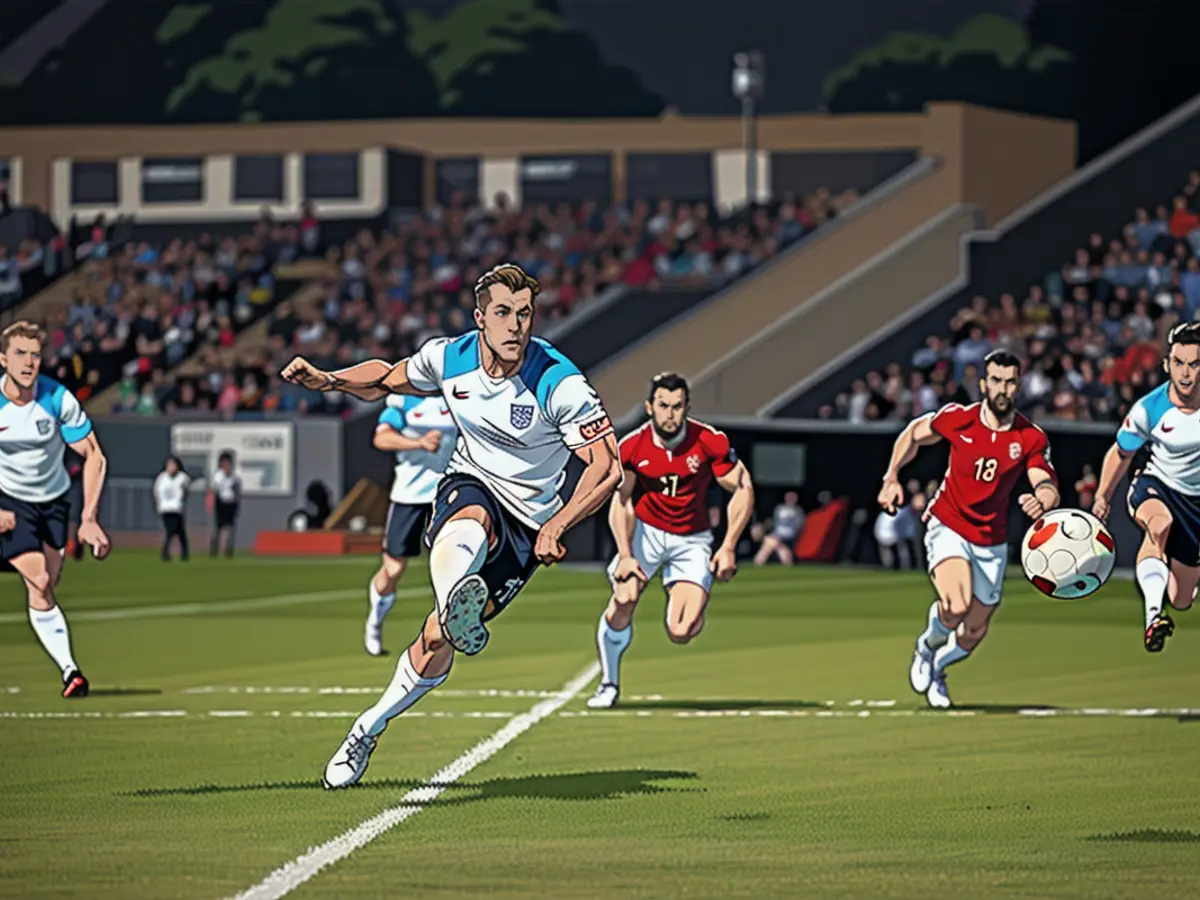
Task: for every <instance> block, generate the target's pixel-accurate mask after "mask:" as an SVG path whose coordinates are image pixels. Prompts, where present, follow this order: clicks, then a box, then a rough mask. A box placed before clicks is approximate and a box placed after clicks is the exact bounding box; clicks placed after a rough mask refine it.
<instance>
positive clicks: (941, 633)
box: [917, 600, 954, 650]
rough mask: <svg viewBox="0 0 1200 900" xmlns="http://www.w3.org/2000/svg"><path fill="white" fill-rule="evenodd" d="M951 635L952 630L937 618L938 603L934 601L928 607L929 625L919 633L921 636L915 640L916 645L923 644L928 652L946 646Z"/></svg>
mask: <svg viewBox="0 0 1200 900" xmlns="http://www.w3.org/2000/svg"><path fill="white" fill-rule="evenodd" d="M952 634H954V629H953V628H947V627H946V626H945V625H943V624H942V620H941V619H940V618H938V602H937V601H936V600H934V601H933V603H932V604H930V606H929V623H928V624H927V625H926V626H925V630H924V631H922V632H921V636H920V637H919V638H917V644H918V645H920V644H924V645H925V646H926V647H928V648H929V649H930V650H937V649H938V648H939V647H944V646H945V645H946V642H947V641H948V640H950V635H952Z"/></svg>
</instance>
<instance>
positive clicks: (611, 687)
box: [587, 683, 621, 709]
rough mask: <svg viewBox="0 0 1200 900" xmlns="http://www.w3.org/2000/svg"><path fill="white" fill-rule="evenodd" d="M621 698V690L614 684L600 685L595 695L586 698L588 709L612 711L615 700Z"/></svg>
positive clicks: (615, 703)
mask: <svg viewBox="0 0 1200 900" xmlns="http://www.w3.org/2000/svg"><path fill="white" fill-rule="evenodd" d="M620 696H621V689H620V688H619V687H617V686H616V685H615V684H603V683H602V684H601V685H600V686H599V687H598V688H596V693H594V694H593V695H592V696H590V697H588V701H587V705H588V709H612V708H613V707H614V706H616V705H617V698H618V697H620Z"/></svg>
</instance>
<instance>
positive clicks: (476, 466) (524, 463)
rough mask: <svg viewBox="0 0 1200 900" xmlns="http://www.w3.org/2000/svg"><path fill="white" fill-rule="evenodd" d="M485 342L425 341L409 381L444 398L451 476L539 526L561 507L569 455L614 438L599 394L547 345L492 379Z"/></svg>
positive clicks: (534, 343)
mask: <svg viewBox="0 0 1200 900" xmlns="http://www.w3.org/2000/svg"><path fill="white" fill-rule="evenodd" d="M479 354H480V338H479V333H478V332H471V333H470V334H465V335H463V336H462V337H459V338H454V339H451V338H434V339H433V340H430V341H427V342H426V343H425V344H424V345H423V346H422V347H421V349H420V350H418V351H417V352H416V353H415V354H414V355H413V356H412V357H410V358H409V360H408V380H409V381H410V382H411V383H412V385H413V387H415V388H417V390H422V391H437V390H440V391H441V392H442V397H443V398H444V400H445V403H446V405H447V406H448V407H449V409H450V414H451V415H452V416H453V417H454V421H455V423H456V424H457V425H458V433H459V438H458V441H457V443H456V444H455V447H454V453H453V455H452V456H451V457H450V463H449V465H448V466H447V467H446V472H447V473H451V472H460V473H463V474H467V475H474V476H475V477H476V478H478V479H480V480H481V481H482V482H483V483H484V484H486V485H487V486H488V487H489V488H491V490H492V492H493V493H494V494H495V496H496V499H497V500H499V501H500V502H501V503H503V504H504V506H505V507H506V508H507V509H508V510H509V511H510V512H512V514H513V515H514V516H516V517H517V518H518V519H520V520H521V521H522V522H524V523H525V524H526V525H529V526H530V527H532V528H538V527H540V526H541V525H542V524H544V523H545V522H546V521H547V520H548V519H549V518H550V517H551V516H553V515H554V514H555V513H556V512H558V511H559V510H560V509H561V508H562V506H563V500H562V498H561V497H559V494H558V492H559V489H560V488H561V487H562V485H563V481H564V479H565V476H566V467H567V462H568V461H569V460H570V458H571V453H572V451H574V450H577V449H579V448H580V447H583V446H585V445H587V444H590V443H592V442H593V441H596V440H598V439H600V438H602V437H604V436H605V435H607V434H609V433H611V431H612V425H611V423H610V422H609V420H608V414H607V413H605V411H604V405H603V404H602V403H601V402H600V397H599V395H598V394H597V393H596V391H595V389H593V388H592V386H591V385H590V384H589V383H588V380H587V379H586V378H584V376H583V374H582V373H580V371H579V369H577V368H576V367H575V365H574V363H572V362H571V361H570V360H568V359H567V358H566V357H565V356H563V355H562V354H561V353H559V352H558V351H557V350H555V349H554V347H552V346H551V345H550V344H549V343H548V342H547V341H544V340H542V339H541V338H533V340H531V341H530V343H529V348H528V349H527V350H526V352H525V364H524V365H523V366H522V367H521V370H520V372H518V373H517V374H516V375H513V376H512V377H509V378H501V379H499V380H496V379H493V378H492V377H491V376H489V375H488V374H487V373H486V372H485V371H484V370H483V368H482V364H481V362H480V356H479Z"/></svg>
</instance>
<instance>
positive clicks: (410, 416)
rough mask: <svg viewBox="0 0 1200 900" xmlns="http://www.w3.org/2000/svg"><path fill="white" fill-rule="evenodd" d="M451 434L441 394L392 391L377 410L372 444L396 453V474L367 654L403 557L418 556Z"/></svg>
mask: <svg viewBox="0 0 1200 900" xmlns="http://www.w3.org/2000/svg"><path fill="white" fill-rule="evenodd" d="M457 435H458V430H457V429H456V428H455V427H454V417H453V416H451V415H450V408H449V407H448V406H447V405H446V402H445V401H444V400H443V399H442V398H441V397H416V396H413V395H412V394H409V395H404V394H392V395H391V396H389V397H388V399H387V405H386V406H384V408H383V412H381V413H380V414H379V424H378V425H377V426H376V428H375V440H374V444H375V448H376V449H377V450H383V451H385V452H387V453H395V454H396V474H395V477H394V478H393V479H392V494H391V505H390V506H389V507H388V514H387V524H386V525H384V528H383V558H382V561H381V562H380V566H379V571H378V572H376V573H375V575H374V577H373V578H372V579H371V585H370V589H369V594H370V603H371V611H370V613H369V614H368V616H367V633H366V647H367V652H368V653H370V654H371V655H372V656H382V655H383V652H384V650H383V620H384V619H385V618H386V617H387V614H388V611H389V610H390V609H391V608H392V605H393V604H394V603H395V602H396V584H397V582H399V581H400V578H401V577H402V576H403V575H404V570H405V569H406V568H407V567H408V561H409V560H410V559H412V558H413V557H415V556H420V555H421V538H422V537H423V536H424V533H425V528H426V527H427V526H428V525H429V515H430V512H431V510H432V509H433V498H434V494H435V493H436V491H437V483H438V480H439V479H440V478H441V477H442V473H443V472H444V471H445V470H446V464H447V463H448V462H450V454H451V453H452V452H454V441H455V438H456V437H457Z"/></svg>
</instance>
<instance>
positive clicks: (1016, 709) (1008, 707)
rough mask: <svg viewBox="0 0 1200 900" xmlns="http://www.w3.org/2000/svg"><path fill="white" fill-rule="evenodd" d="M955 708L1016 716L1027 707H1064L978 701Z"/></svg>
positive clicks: (1047, 709)
mask: <svg viewBox="0 0 1200 900" xmlns="http://www.w3.org/2000/svg"><path fill="white" fill-rule="evenodd" d="M954 709H955V711H956V712H959V711H961V712H977V713H988V714H990V715H994V716H1015V715H1017V714H1018V713H1020V712H1022V711H1023V710H1027V709H1028V710H1034V711H1037V712H1058V711H1059V710H1061V709H1062V707H1060V706H1046V705H1045V704H1042V703H976V704H974V705H972V704H965V705H962V706H957V705H956V706H955V707H954Z"/></svg>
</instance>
